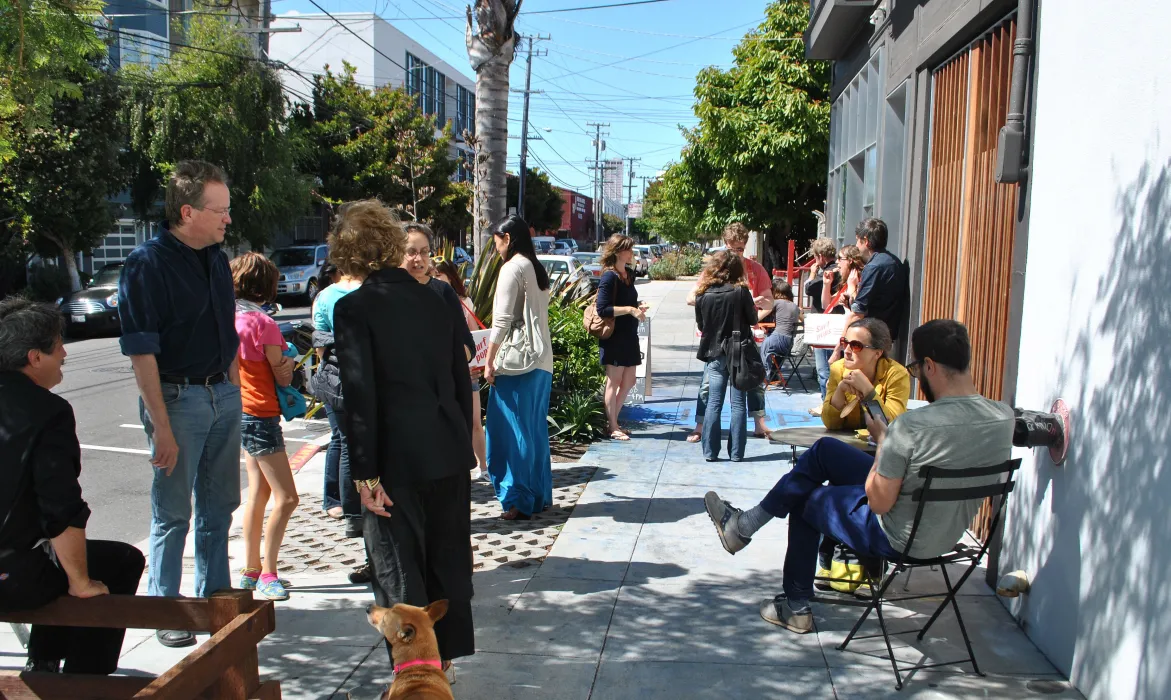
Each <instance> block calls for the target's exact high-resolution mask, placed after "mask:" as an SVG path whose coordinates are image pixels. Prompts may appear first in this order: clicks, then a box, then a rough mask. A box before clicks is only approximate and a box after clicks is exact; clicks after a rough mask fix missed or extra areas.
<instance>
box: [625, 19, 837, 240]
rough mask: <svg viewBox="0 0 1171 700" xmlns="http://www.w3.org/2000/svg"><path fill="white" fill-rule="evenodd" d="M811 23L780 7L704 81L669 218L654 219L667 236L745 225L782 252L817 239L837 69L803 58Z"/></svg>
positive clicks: (672, 188) (667, 182) (674, 176)
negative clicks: (805, 237)
mask: <svg viewBox="0 0 1171 700" xmlns="http://www.w3.org/2000/svg"><path fill="white" fill-rule="evenodd" d="M808 21H809V5H808V3H805V2H790V1H788V0H777V1H776V2H773V3H771V4H770V5H769V6H768V8H767V10H766V16H765V20H764V21H763V22H762V23H761V24H760V26H759V27H757V28H756V29H754V30H753V31H751V32H749V33H748V34H747V35H746V36H745V37H744V40H742V41H741V42H740V43H739V44H738V45H737V46H736V48H735V49H734V50H733V57H734V59H735V60H734V65H733V66H732V67H731V68H730V69H728V70H720V69H718V68H706V69H704V70H703V71H701V72H700V73H699V75H698V77H697V85H696V88H695V94H696V104H695V114H696V116H697V117H699V120H700V121H699V124H698V126H696V128H694V129H692V130H690V131H688V132H686V134H685V135H686V138H687V146H686V147H685V148H684V151H683V154H682V158H681V160H680V162H679V163H676V164H674V165H672V166H671V167H670V168H668V170H667V173H666V175H665V176H664V178H663V185H662V192H661V193H660V194H659V201H658V202H657V206H658V207H665V208H666V210H663V209H662V208H660V209H659V211H657V212H656V216H653V217H652V219H654V220H656V221H657V222H659V223H660V225H664V226H665V228H666V229H667V230H668V231H674V232H677V233H682V229H686V228H688V227H689V226H694V228H695V230H696V231H698V232H699V233H700V234H712V233H714V232H716V231H719V230H720V229H722V228H723V226H724V225H725V224H727V223H729V222H732V221H741V222H743V223H744V224H745V225H747V226H749V227H751V228H754V229H757V230H761V231H766V232H770V233H774V234H780V235H774V236H771V237H770V238H771V240H772V242H773V244H774V245H780V244H781V242H782V241H783V240H785V239H787V238H788V237H789V236H790V235H793V234H797V233H800V234H805V233H808V234H809V235H812V233H813V232H814V231H815V230H816V221H815V220H814V217H813V214H812V210H814V209H820V208H821V207H822V203H823V202H824V200H825V179H826V162H827V159H828V152H827V148H828V144H829V114H830V99H829V92H830V64H829V63H828V62H825V61H811V60H807V59H806V58H805V45H804V42H803V41H802V40H801V39H800V37H801V35H802V32H803V31H804V30H805V27H806V24H807V23H808ZM649 196H650V192H649V191H648V197H649ZM654 209H655V207H652V211H654ZM665 235H666V237H671V234H665Z"/></svg>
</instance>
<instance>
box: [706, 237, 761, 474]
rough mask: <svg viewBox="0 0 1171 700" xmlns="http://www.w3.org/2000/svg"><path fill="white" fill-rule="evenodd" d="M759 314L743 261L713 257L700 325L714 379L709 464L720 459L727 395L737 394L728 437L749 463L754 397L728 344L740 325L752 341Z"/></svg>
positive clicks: (735, 456) (737, 456)
mask: <svg viewBox="0 0 1171 700" xmlns="http://www.w3.org/2000/svg"><path fill="white" fill-rule="evenodd" d="M758 317H759V316H758V314H757V312H756V306H755V305H754V303H753V301H752V292H750V291H748V282H747V281H746V280H745V278H744V264H743V263H742V262H740V256H739V255H736V254H735V253H732V252H729V251H727V250H721V251H720V252H718V253H716V254H714V255H712V257H711V260H709V261H708V263H707V266H706V267H705V268H704V274H703V275H702V276H701V277H700V281H699V286H698V287H697V288H696V298H695V322H696V324H698V325H699V331H700V333H702V334H703V337H702V338H700V340H699V352H698V353H697V354H696V357H697V358H698V359H700V360H702V361H704V362H705V363H706V364H705V366H704V372H706V373H707V376H708V387H709V389H708V396H707V410H706V411H704V415H705V416H711V418H710V419H708V420H705V421H704V423H703V437H702V438H701V442H702V444H703V456H704V459H706V460H707V461H709V462H715V461H716V460H717V459H719V457H720V436H721V429H720V419H719V415H720V411H721V410H723V408H724V392H725V390H727V391H730V392H731V393H732V425H731V433H730V435H729V437H728V453H729V456H730V457H731V458H732V461H733V462H739V461H740V460H742V459H744V446H745V445H746V444H747V442H748V429H747V427H746V422H747V419H748V394H747V392H744V391H741V390H739V389H737V388H736V387H735V386H734V385H733V384H732V382H731V381H730V380H729V379H730V369H731V368H730V367H729V366H728V356H727V354H726V353H725V350H724V349H725V346H726V345H727V341H728V339H729V338H731V337H732V332H733V330H734V329H735V327H736V322H737V321H739V325H740V333H741V335H742V336H746V337H751V336H750V335H749V334H751V333H752V326H753V324H755V323H756V322H757V319H758Z"/></svg>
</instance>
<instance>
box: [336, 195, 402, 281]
mask: <svg viewBox="0 0 1171 700" xmlns="http://www.w3.org/2000/svg"><path fill="white" fill-rule="evenodd" d="M327 242H328V243H329V259H330V261H331V262H332V263H333V264H334V265H336V266H337V269H338V271H339V272H341V273H342V274H343V275H349V276H351V277H357V278H360V279H365V278H366V276H367V275H369V274H370V273H371V272H374V271H375V270H385V269H390V268H395V267H398V266H399V265H400V264H401V263H402V261H403V255H404V254H405V252H406V247H407V235H406V233H404V232H403V227H402V224H401V223H399V220H398V217H397V216H396V215H395V213H394V212H393V211H391V210H390V209H389V208H388V207H387V206H386V205H385V204H383V203H382V202H380V201H378V200H377V199H363V200H359V201H356V202H347V203H346V204H343V205H342V206H341V207H340V208H339V209H338V213H337V216H336V217H334V220H333V230H332V231H330V232H329V239H328V241H327Z"/></svg>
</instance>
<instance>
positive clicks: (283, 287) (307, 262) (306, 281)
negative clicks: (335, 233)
mask: <svg viewBox="0 0 1171 700" xmlns="http://www.w3.org/2000/svg"><path fill="white" fill-rule="evenodd" d="M328 258H329V246H327V245H325V244H324V243H305V244H299V245H292V246H289V247H287V248H278V249H277V250H274V251H273V252H272V255H271V256H269V259H270V260H272V262H273V264H274V265H276V266H277V269H278V270H280V273H281V276H280V277H279V278H278V280H277V286H276V293H277V295H278V296H297V297H301V298H302V299H304V301H305V302H306V303H308V304H312V303H313V299H314V298H315V297H316V296H317V292H318V291H319V290H320V289H321V282H320V280H321V268H322V267H323V266H324V265H325V261H326V260H327V259H328Z"/></svg>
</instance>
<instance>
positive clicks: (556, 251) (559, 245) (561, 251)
mask: <svg viewBox="0 0 1171 700" xmlns="http://www.w3.org/2000/svg"><path fill="white" fill-rule="evenodd" d="M576 252H577V251H576V250H575V249H574V248H573V247H572V246H570V245H569V244H568V243H566V242H565V241H553V246H552V247H551V248H550V249H549V254H550V255H573V254H574V253H576Z"/></svg>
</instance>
